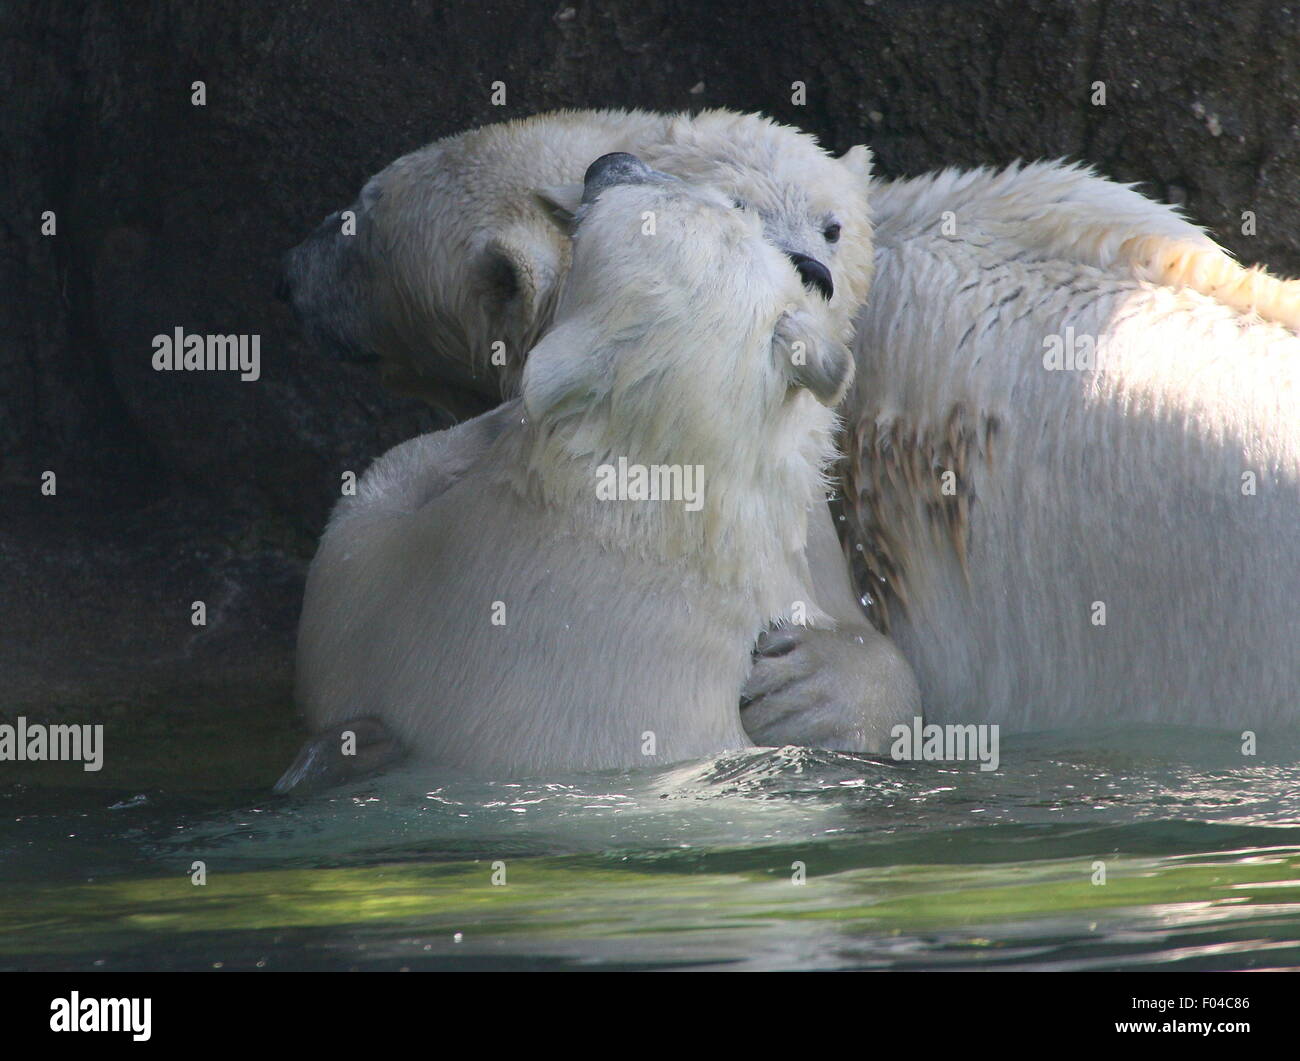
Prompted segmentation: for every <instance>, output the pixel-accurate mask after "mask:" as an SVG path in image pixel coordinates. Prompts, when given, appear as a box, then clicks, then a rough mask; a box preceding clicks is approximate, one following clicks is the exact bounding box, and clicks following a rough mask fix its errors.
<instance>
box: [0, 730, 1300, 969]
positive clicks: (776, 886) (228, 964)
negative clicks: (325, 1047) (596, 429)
mask: <svg viewBox="0 0 1300 1061" xmlns="http://www.w3.org/2000/svg"><path fill="white" fill-rule="evenodd" d="M1298 763H1300V742H1298V741H1296V740H1295V739H1294V738H1293V737H1290V736H1285V735H1274V736H1271V737H1267V736H1263V735H1262V736H1261V740H1260V754H1259V755H1258V756H1256V757H1253V758H1243V757H1242V755H1241V754H1240V742H1239V740H1238V739H1237V738H1236V737H1235V735H1233V734H1227V733H1213V732H1206V731H1187V730H1181V731H1180V730H1152V729H1145V730H1131V731H1126V732H1122V733H1094V734H1087V735H1078V734H1075V735H1060V734H1056V735H1052V734H1045V735H1040V736H1037V737H1033V738H1020V739H1018V740H1004V741H1003V746H1002V766H1001V769H1000V770H999V771H997V772H996V773H984V772H981V771H979V770H978V768H976V767H974V766H967V765H952V764H949V765H943V764H886V763H879V762H874V761H871V760H867V759H861V758H857V757H853V756H846V755H835V754H829V753H820V752H808V751H802V750H794V749H782V750H775V751H773V750H767V751H755V752H750V753H745V754H740V755H733V756H727V757H723V758H721V759H719V760H715V761H712V762H708V763H696V764H687V765H684V766H681V767H678V768H676V769H673V770H669V771H660V772H654V773H628V774H602V775H587V776H584V777H572V778H561V779H554V780H550V781H546V782H516V783H507V782H470V781H457V780H452V779H448V778H438V777H435V776H431V775H429V774H428V773H427V772H421V771H418V770H413V769H407V770H404V771H400V772H397V773H395V774H391V775H389V776H387V777H384V778H380V779H375V780H372V781H369V782H365V783H361V784H358V785H356V786H354V787H353V788H351V789H349V790H347V791H343V792H336V793H333V794H330V795H325V796H318V797H315V798H311V799H301V800H292V799H291V800H277V799H273V798H271V797H269V796H267V795H265V794H264V793H262V792H250V791H242V792H237V793H228V794H217V795H206V796H201V797H200V796H198V795H195V794H193V793H189V794H181V793H170V794H169V792H168V791H166V790H148V791H141V792H134V793H128V792H106V791H103V790H100V791H87V790H67V789H54V788H41V787H38V786H30V785H25V786H23V787H21V788H16V789H13V790H10V791H8V792H6V793H4V794H3V796H0V815H2V816H3V817H2V819H0V822H2V824H0V967H4V968H34V969H69V968H74V969H80V968H87V969H139V968H148V969H152V968H161V969H173V968H175V969H192V968H212V967H219V968H227V969H243V968H268V969H301V968H331V969H332V968H362V969H364V968H374V969H402V968H410V969H420V968H518V967H528V968H564V967H576V968H584V967H592V966H595V965H601V966H610V967H619V968H681V967H686V968H709V967H732V968H755V969H783V968H825V969H829V968H870V969H875V968H879V969H888V968H931V969H933V968H955V969H971V968H1013V969H1120V968H1132V969H1161V968H1163V969H1170V968H1173V969H1275V968H1300V799H1298V798H1297V794H1298V793H1300V765H1297V764H1298ZM196 861H199V862H202V863H203V864H204V868H205V870H206V883H205V884H202V885H196V884H194V883H193V882H192V879H191V873H192V872H193V866H194V863H195V862H196ZM1103 874H1104V876H1103ZM800 881H802V883H800Z"/></svg>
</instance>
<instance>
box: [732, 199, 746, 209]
mask: <svg viewBox="0 0 1300 1061" xmlns="http://www.w3.org/2000/svg"><path fill="white" fill-rule="evenodd" d="M731 205H732V206H734V207H735V208H736V209H737V210H744V209H746V208H747V207H746V203H745V200H744V199H732V200H731Z"/></svg>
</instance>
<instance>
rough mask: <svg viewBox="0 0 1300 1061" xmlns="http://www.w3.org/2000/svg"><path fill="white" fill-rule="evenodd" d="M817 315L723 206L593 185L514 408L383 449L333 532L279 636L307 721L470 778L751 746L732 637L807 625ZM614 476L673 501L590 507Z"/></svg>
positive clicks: (816, 450)
mask: <svg viewBox="0 0 1300 1061" xmlns="http://www.w3.org/2000/svg"><path fill="white" fill-rule="evenodd" d="M814 297H818V296H815V295H811V294H810V293H809V292H808V291H806V290H805V289H804V287H803V285H802V283H801V277H800V274H799V273H798V272H797V271H796V268H795V267H794V265H793V263H792V262H791V261H790V260H789V259H788V258H787V257H786V256H784V255H782V254H781V253H780V252H778V251H777V250H776V249H775V248H773V247H772V246H771V245H770V244H769V243H768V242H766V241H765V240H764V238H763V234H762V225H761V222H760V221H759V219H758V218H757V216H756V215H754V214H752V213H749V212H747V211H745V210H743V209H740V208H739V207H737V205H736V204H735V203H734V202H733V201H732V200H731V199H730V198H728V197H727V196H724V195H722V194H721V193H720V192H717V191H715V190H712V189H708V188H697V187H692V186H691V185H688V184H686V183H684V182H682V181H680V180H678V179H676V178H673V177H670V176H668V175H666V174H663V173H660V172H657V171H655V170H652V169H650V168H649V167H648V166H646V165H645V164H644V163H642V162H640V161H639V160H637V159H636V158H634V157H633V156H631V155H627V154H613V155H608V156H605V157H603V158H601V159H598V160H597V161H596V162H595V163H593V164H592V166H591V168H590V169H589V171H588V173H587V177H586V181H585V185H584V195H583V205H582V206H581V208H580V210H579V211H578V216H577V220H576V231H575V238H574V254H573V264H572V269H571V272H570V275H569V278H568V280H567V282H566V285H565V288H564V292H563V294H562V296H561V298H560V301H559V303H558V306H557V309H556V314H555V323H554V326H553V327H552V328H551V330H550V331H549V332H548V333H547V334H546V335H545V337H544V338H543V339H542V340H541V342H540V343H538V345H537V346H536V347H535V348H534V350H533V351H532V352H531V354H530V357H529V360H528V363H527V368H526V371H525V372H524V375H523V379H522V398H521V399H520V400H518V401H513V402H510V403H507V404H506V405H504V406H502V407H501V408H500V409H498V410H496V411H494V412H493V413H491V414H488V415H487V416H484V417H480V418H479V419H477V420H473V421H470V422H469V423H466V424H463V425H461V426H460V427H457V428H454V429H452V430H451V431H448V432H441V433H435V434H433V435H427V436H424V437H421V438H418V439H414V440H412V441H411V442H408V443H405V444H403V445H401V446H399V447H397V448H396V449H394V450H393V451H391V452H390V453H388V454H387V455H385V456H384V457H382V458H381V459H380V460H379V461H377V462H376V464H375V465H374V466H373V467H372V468H371V469H370V470H369V471H368V472H367V473H366V475H365V476H364V477H363V479H362V481H361V483H360V484H359V489H358V493H357V496H356V497H355V498H348V499H345V500H344V501H343V502H341V503H340V504H339V506H338V508H337V509H336V511H335V513H334V515H333V517H332V518H331V520H330V524H329V527H328V529H327V531H326V533H325V536H324V539H323V541H322V543H321V547H320V550H319V552H318V554H317V556H316V559H315V561H314V562H313V564H312V569H311V573H310V576H309V578H308V585H307V592H306V598H305V601H304V606H303V618H302V623H301V627H300V632H299V657H298V668H299V671H298V695H299V700H300V703H301V705H302V707H303V708H304V710H305V713H306V715H307V717H308V720H309V722H310V723H311V724H312V725H313V726H315V727H316V728H318V729H324V728H327V727H331V726H338V725H340V724H341V723H345V722H347V721H349V720H350V719H354V718H356V717H358V715H369V716H371V717H375V718H378V720H379V721H380V722H382V723H383V724H384V726H385V727H387V729H388V730H389V731H390V732H391V733H393V734H394V735H395V736H396V737H397V738H398V740H399V741H400V742H401V743H402V744H403V745H405V746H406V747H408V748H410V749H412V750H413V751H415V752H416V753H417V754H418V755H419V756H421V757H422V758H425V759H428V760H431V761H434V762H436V763H438V764H439V765H443V766H447V767H451V768H458V769H465V770H472V771H477V772H486V771H491V772H502V773H516V774H518V773H532V772H545V771H554V770H563V769H597V768H609V767H628V766H635V765H640V764H645V763H665V762H672V761H676V760H682V759H686V758H692V757H699V756H705V755H710V754H715V753H718V752H721V751H724V750H726V749H731V748H738V747H744V746H747V745H749V743H750V742H749V740H748V739H747V737H746V734H745V732H744V730H743V728H742V727H741V724H740V717H739V713H738V712H737V709H736V704H737V701H738V699H739V696H740V691H741V686H742V683H743V682H744V680H745V677H746V673H747V671H748V669H749V653H750V649H751V647H752V646H753V644H754V640H755V638H756V637H757V636H758V635H759V633H760V632H761V631H762V630H763V629H764V628H765V627H766V626H767V625H768V624H769V623H771V622H774V621H776V622H780V621H783V620H786V619H789V618H791V617H793V618H796V619H800V618H802V619H803V620H805V621H808V622H811V623H813V624H817V623H822V622H825V621H826V618H825V616H824V614H823V613H822V612H821V611H820V610H819V609H818V607H817V605H816V603H815V601H814V600H813V591H812V589H811V586H810V580H809V573H808V570H807V563H806V560H805V557H804V548H805V538H806V533H807V529H806V528H807V519H808V513H809V511H810V510H812V509H813V508H814V507H815V506H820V505H821V503H822V497H823V496H824V490H825V478H824V469H825V466H826V464H827V462H828V460H829V459H830V458H831V457H832V455H833V452H834V451H833V445H832V441H831V438H832V432H833V428H834V424H835V415H834V413H833V412H832V410H831V407H832V406H833V405H834V404H835V403H836V402H837V401H838V400H839V398H840V397H841V396H842V394H843V392H844V390H845V388H846V387H847V386H848V383H849V381H850V379H851V376H852V368H853V366H852V359H851V357H850V355H849V352H848V349H847V347H846V346H845V345H844V344H843V343H842V342H841V341H840V340H839V338H838V337H836V336H834V335H831V334H828V333H827V332H826V331H825V330H824V329H823V328H822V327H821V326H820V324H819V323H818V318H817V317H816V316H815V315H814V314H812V313H810V312H809V307H810V306H811V305H812V303H811V302H810V300H811V299H812V298H814ZM448 447H450V448H451V449H453V450H455V451H456V452H457V453H459V454H461V455H462V458H463V460H464V461H465V462H466V466H465V467H463V468H460V469H458V472H457V474H456V475H454V476H451V477H450V478H448V477H446V476H445V475H444V473H445V471H446V468H447V465H446V462H444V461H442V460H440V459H438V457H437V451H438V450H439V449H440V448H448ZM613 467H619V468H623V467H629V468H642V469H648V470H650V472H651V474H654V471H655V470H662V469H670V470H671V469H676V470H677V475H676V477H675V478H670V479H669V480H664V479H663V477H662V475H661V476H660V481H671V482H678V483H685V482H691V481H692V480H693V489H689V490H688V489H684V488H683V489H680V490H679V491H678V494H679V496H677V497H676V498H660V499H656V500H648V499H638V498H636V497H632V496H629V497H626V498H622V499H619V498H617V497H611V496H610V494H609V492H608V491H607V490H603V489H602V486H603V487H608V486H609V478H610V477H609V476H608V474H606V473H607V470H608V469H610V468H613ZM429 469H432V470H435V471H436V472H437V474H436V475H433V476H429V475H423V474H422V471H423V470H429ZM651 496H653V495H651Z"/></svg>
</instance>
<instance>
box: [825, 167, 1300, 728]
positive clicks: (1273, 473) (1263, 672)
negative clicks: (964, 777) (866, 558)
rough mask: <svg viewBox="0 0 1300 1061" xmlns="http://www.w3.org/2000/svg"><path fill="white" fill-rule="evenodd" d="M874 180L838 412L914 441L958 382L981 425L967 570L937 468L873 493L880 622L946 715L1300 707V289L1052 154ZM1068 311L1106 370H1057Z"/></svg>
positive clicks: (954, 398)
mask: <svg viewBox="0 0 1300 1061" xmlns="http://www.w3.org/2000/svg"><path fill="white" fill-rule="evenodd" d="M874 204H875V211H876V240H877V243H876V247H877V256H876V280H875V285H874V287H873V289H872V292H871V296H870V298H869V300H868V304H867V306H866V308H865V309H864V311H863V312H862V314H860V316H859V318H858V336H857V340H856V356H857V361H858V371H859V376H858V384H857V390H856V393H855V394H854V395H852V396H851V397H850V400H849V402H848V403H847V405H846V407H845V414H846V417H848V418H858V419H860V420H861V421H862V422H863V423H864V425H866V426H865V430H864V432H863V435H864V440H865V441H868V443H869V442H870V440H871V438H872V436H873V434H874V437H876V438H883V437H887V436H889V435H890V433H891V432H894V431H897V432H898V434H900V435H901V437H902V438H903V439H904V445H905V446H906V445H907V444H908V441H907V440H909V439H910V440H912V444H914V445H917V446H919V447H922V448H923V449H924V447H925V446H926V441H925V440H932V439H935V438H938V437H940V436H941V435H943V434H944V425H945V424H946V423H947V421H948V419H949V417H950V416H951V415H952V410H953V408H954V406H956V405H959V404H960V405H961V406H962V407H964V409H965V411H966V412H965V419H966V421H967V422H968V423H969V424H970V425H971V426H972V428H973V430H974V435H975V438H976V439H978V440H980V441H979V443H978V444H977V445H976V447H975V452H972V453H971V454H970V455H969V458H968V460H967V476H968V481H967V482H966V483H965V484H963V486H964V487H968V488H969V489H970V490H971V491H973V495H974V496H973V500H972V501H971V502H970V506H969V515H968V529H969V542H968V545H967V558H966V568H967V570H968V572H969V577H967V575H966V574H965V573H964V572H963V571H962V565H961V563H960V558H959V556H958V554H957V550H956V548H955V547H954V544H953V539H952V538H951V536H949V535H946V534H944V533H936V527H935V524H934V521H933V520H931V519H930V518H928V516H927V514H926V513H925V512H924V511H923V510H922V509H923V504H924V502H925V500H927V499H930V500H932V499H933V498H934V495H935V491H934V490H933V489H932V488H929V489H923V490H921V491H917V492H915V493H914V494H913V497H912V500H911V503H910V504H909V503H908V500H907V499H906V498H904V497H902V496H901V491H892V492H891V493H890V495H889V496H886V497H884V498H883V499H882V503H881V504H880V505H879V512H878V518H879V519H881V520H882V521H883V523H884V525H885V529H886V531H887V533H888V534H889V536H890V537H891V538H892V539H894V541H895V542H896V543H897V545H898V552H899V554H900V556H901V558H902V559H901V566H902V581H903V584H904V587H905V590H906V596H907V600H908V606H907V607H906V608H903V609H900V610H899V611H898V614H897V616H896V619H895V622H894V623H893V625H892V633H893V636H894V637H895V638H896V639H897V641H898V643H899V644H900V646H901V647H902V648H903V650H904V653H905V654H906V655H907V657H908V659H909V660H910V661H911V662H912V664H913V666H914V668H915V669H916V672H917V676H918V680H919V681H920V683H921V687H922V691H923V697H924V701H925V703H926V705H927V707H928V709H929V711H930V713H931V714H932V716H933V717H934V718H936V719H938V720H944V719H960V720H962V721H976V720H980V719H986V720H990V721H1000V722H1003V723H1011V724H1014V725H1016V726H1018V727H1022V728H1042V727H1045V726H1054V725H1063V724H1070V723H1095V722H1100V721H1112V720H1147V721H1156V720H1159V721H1166V722H1186V723H1189V724H1205V725H1227V726H1232V727H1233V728H1238V727H1240V728H1251V727H1252V726H1256V725H1263V724H1266V723H1269V722H1274V723H1276V722H1281V721H1284V720H1294V719H1295V718H1296V717H1297V714H1300V710H1298V709H1300V653H1297V652H1296V651H1295V647H1294V639H1295V628H1296V620H1297V616H1298V614H1300V599H1298V598H1297V590H1300V338H1297V336H1296V334H1295V333H1294V332H1293V331H1290V330H1288V329H1287V328H1286V327H1284V326H1283V325H1282V324H1279V323H1275V321H1279V320H1280V321H1289V322H1292V323H1294V322H1295V321H1296V320H1298V319H1300V317H1298V316H1297V310H1298V309H1300V295H1298V293H1297V286H1296V285H1295V284H1288V283H1285V282H1281V281H1278V280H1276V279H1274V278H1272V277H1269V276H1267V275H1266V274H1263V273H1262V272H1260V271H1253V272H1251V273H1250V274H1249V275H1248V276H1246V275H1237V274H1243V273H1244V272H1245V271H1243V270H1241V269H1240V268H1239V267H1238V266H1236V265H1235V263H1233V262H1232V261H1231V260H1230V259H1228V258H1227V256H1226V255H1224V254H1223V253H1222V252H1221V251H1220V250H1219V249H1218V248H1217V247H1216V246H1215V245H1214V244H1213V243H1212V242H1211V241H1210V240H1209V239H1208V238H1207V237H1206V236H1205V235H1204V234H1203V233H1201V232H1200V231H1199V230H1198V229H1196V228H1194V227H1193V226H1191V225H1189V224H1187V223H1186V222H1185V221H1184V220H1182V219H1181V218H1180V217H1179V216H1178V215H1177V214H1176V213H1175V211H1174V210H1172V209H1171V208H1169V207H1165V206H1162V205H1160V204H1157V203H1154V202H1152V201H1150V200H1148V199H1146V198H1144V197H1142V196H1140V195H1138V194H1137V193H1136V192H1134V191H1133V190H1131V189H1129V188H1126V187H1123V186H1120V185H1117V184H1114V183H1111V182H1108V181H1104V180H1102V179H1100V178H1097V177H1095V176H1093V175H1092V174H1090V173H1088V172H1087V171H1086V170H1083V169H1080V168H1075V167H1069V166H1065V165H1062V164H1057V163H1045V164H1039V165H1033V166H1026V167H1023V168H1022V167H1012V168H1011V169H1009V170H1006V171H1002V172H1000V173H995V172H990V171H983V170H980V171H974V172H968V173H957V172H953V171H949V172H945V173H943V174H939V175H937V176H934V177H928V178H922V179H919V180H915V181H900V182H894V183H892V184H882V185H879V186H878V187H877V188H876V189H875V192H874ZM947 211H951V212H952V219H953V220H954V221H955V225H956V229H955V233H954V234H952V235H945V234H944V232H943V220H944V214H945V212H947ZM1198 259H1199V261H1198ZM1162 270H1163V271H1162ZM1234 270H1235V273H1234ZM1225 277H1227V278H1234V277H1235V279H1233V280H1232V282H1230V283H1227V285H1226V287H1225V288H1224V289H1223V290H1219V289H1218V288H1217V287H1216V284H1218V283H1219V281H1220V280H1222V278H1225ZM1206 278H1209V279H1208V280H1207V279H1206ZM1216 278H1218V279H1216ZM1193 283H1202V284H1203V286H1204V288H1205V290H1204V291H1199V290H1196V289H1194V287H1193V286H1192V285H1193ZM1225 291H1226V294H1225V293H1224V292H1225ZM1252 292H1253V294H1252ZM1216 296H1218V297H1216ZM1252 306H1254V307H1255V308H1257V309H1258V311H1259V312H1258V313H1252V312H1250V308H1251V307H1252ZM1261 315H1263V316H1267V317H1271V318H1272V320H1265V319H1263V316H1261ZM1067 327H1068V328H1072V329H1073V331H1074V334H1075V336H1076V337H1077V336H1085V335H1087V336H1095V337H1096V338H1097V341H1098V345H1099V347H1100V353H1099V357H1098V360H1097V365H1096V367H1095V368H1094V369H1091V370H1086V371H1048V370H1046V369H1045V368H1044V362H1043V355H1044V353H1045V347H1044V338H1045V337H1046V336H1049V335H1052V334H1057V335H1064V333H1065V331H1066V328H1067ZM989 416H993V417H996V419H997V421H998V422H999V426H998V428H997V430H996V431H995V432H994V434H993V437H992V440H991V443H989V444H988V445H985V444H984V442H983V439H984V433H983V431H982V430H981V421H982V420H983V419H984V418H987V417H989ZM922 456H923V457H924V458H927V459H928V457H929V451H928V450H927V451H926V452H925V453H923V454H922ZM922 463H924V461H923V462H922ZM932 470H933V473H934V475H935V476H938V475H940V474H941V471H942V464H941V462H939V461H936V462H935V465H934V466H933V469H932ZM1245 472H1253V473H1254V475H1255V477H1256V480H1257V493H1256V494H1255V496H1246V495H1243V492H1242V476H1243V473H1245ZM1094 601H1101V602H1104V604H1105V606H1106V625H1105V626H1095V625H1093V624H1092V622H1091V616H1092V605H1093V602H1094Z"/></svg>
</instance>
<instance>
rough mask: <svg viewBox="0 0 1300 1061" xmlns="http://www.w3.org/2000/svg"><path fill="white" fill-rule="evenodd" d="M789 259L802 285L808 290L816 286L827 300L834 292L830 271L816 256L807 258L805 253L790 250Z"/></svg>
mask: <svg viewBox="0 0 1300 1061" xmlns="http://www.w3.org/2000/svg"><path fill="white" fill-rule="evenodd" d="M790 260H791V261H792V262H794V267H795V271H796V272H797V273H798V274H799V279H801V280H802V281H803V286H804V287H806V288H808V289H809V290H810V291H811V290H813V289H814V288H816V289H817V290H818V291H820V292H821V293H822V298H824V299H826V301H827V302H829V301H830V300H831V295H833V294H835V284H834V283H833V282H832V281H831V271H830V270H829V269H827V268H826V266H824V265H822V263H821V262H819V261H818V260H817V259H816V258H809V257H808V255H806V254H795V253H794V252H791V253H790Z"/></svg>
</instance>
